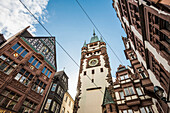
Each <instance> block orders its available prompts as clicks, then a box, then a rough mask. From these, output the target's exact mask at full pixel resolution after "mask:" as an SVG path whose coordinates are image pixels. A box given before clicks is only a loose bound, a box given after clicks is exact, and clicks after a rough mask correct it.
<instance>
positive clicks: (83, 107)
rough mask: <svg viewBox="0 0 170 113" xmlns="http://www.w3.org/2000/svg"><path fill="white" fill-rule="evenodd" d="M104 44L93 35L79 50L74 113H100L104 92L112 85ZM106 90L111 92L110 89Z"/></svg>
mask: <svg viewBox="0 0 170 113" xmlns="http://www.w3.org/2000/svg"><path fill="white" fill-rule="evenodd" d="M110 71H111V69H110V63H109V58H108V55H107V51H106V44H105V42H104V41H103V40H102V38H101V39H100V40H99V39H98V37H97V36H96V35H95V33H94V34H93V37H92V38H91V40H90V43H89V44H86V42H85V43H84V46H83V47H82V50H81V64H80V72H79V79H78V86H77V90H78V92H77V95H76V99H75V104H74V111H73V112H74V113H102V107H101V106H102V105H103V101H104V92H105V90H106V87H109V85H110V84H113V83H112V77H111V72H110ZM108 90H111V88H110V89H109V88H108Z"/></svg>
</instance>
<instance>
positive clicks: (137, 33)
mask: <svg viewBox="0 0 170 113" xmlns="http://www.w3.org/2000/svg"><path fill="white" fill-rule="evenodd" d="M130 27H131V29H132V31H133V33H134V34H135V36H137V37H138V38H139V39H140V40H141V41H142V42H143V38H142V35H141V34H140V33H139V32H138V31H137V30H136V29H135V27H134V26H132V25H130Z"/></svg>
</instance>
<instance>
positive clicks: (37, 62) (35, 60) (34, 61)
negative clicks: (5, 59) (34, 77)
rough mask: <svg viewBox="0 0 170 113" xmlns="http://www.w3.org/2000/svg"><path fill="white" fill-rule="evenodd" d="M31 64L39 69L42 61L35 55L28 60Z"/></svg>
mask: <svg viewBox="0 0 170 113" xmlns="http://www.w3.org/2000/svg"><path fill="white" fill-rule="evenodd" d="M28 62H29V63H30V64H32V65H33V66H34V67H36V68H37V69H38V68H39V67H40V65H41V62H39V61H38V60H37V59H36V58H35V57H33V56H32V57H31V58H30V59H29V61H28Z"/></svg>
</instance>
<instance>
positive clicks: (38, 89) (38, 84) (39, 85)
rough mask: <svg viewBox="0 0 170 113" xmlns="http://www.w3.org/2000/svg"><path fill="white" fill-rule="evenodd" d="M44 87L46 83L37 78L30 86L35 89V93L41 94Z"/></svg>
mask: <svg viewBox="0 0 170 113" xmlns="http://www.w3.org/2000/svg"><path fill="white" fill-rule="evenodd" d="M45 88H46V84H45V83H43V82H42V81H40V80H39V79H37V80H36V82H35V84H34V86H33V87H32V90H34V91H36V92H37V93H40V94H41V95H42V94H43V92H44V90H45Z"/></svg>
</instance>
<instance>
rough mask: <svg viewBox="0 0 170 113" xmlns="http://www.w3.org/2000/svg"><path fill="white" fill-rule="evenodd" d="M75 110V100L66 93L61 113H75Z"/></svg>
mask: <svg viewBox="0 0 170 113" xmlns="http://www.w3.org/2000/svg"><path fill="white" fill-rule="evenodd" d="M73 108H74V100H73V98H72V97H71V95H70V94H69V93H68V92H66V93H65V94H64V99H63V102H62V106H61V109H60V113H73Z"/></svg>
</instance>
